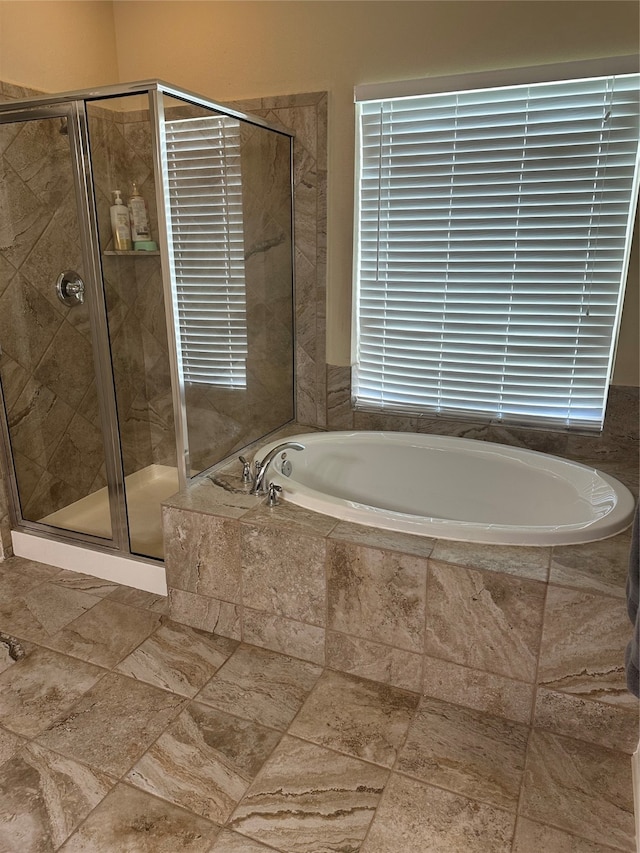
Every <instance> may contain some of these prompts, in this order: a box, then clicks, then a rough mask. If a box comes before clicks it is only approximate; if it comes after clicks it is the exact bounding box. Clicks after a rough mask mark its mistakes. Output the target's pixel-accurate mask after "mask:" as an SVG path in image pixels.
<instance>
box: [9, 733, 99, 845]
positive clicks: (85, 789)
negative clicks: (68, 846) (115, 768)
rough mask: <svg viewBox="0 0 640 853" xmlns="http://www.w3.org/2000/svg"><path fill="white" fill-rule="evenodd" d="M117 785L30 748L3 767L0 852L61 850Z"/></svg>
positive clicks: (77, 766) (79, 767)
mask: <svg viewBox="0 0 640 853" xmlns="http://www.w3.org/2000/svg"><path fill="white" fill-rule="evenodd" d="M114 782H115V780H112V779H109V778H108V777H107V776H106V775H105V774H104V773H100V772H99V771H96V770H90V769H89V768H88V767H85V766H84V765H82V764H78V763H77V762H75V761H72V760H71V759H69V758H63V757H62V756H61V755H58V754H57V753H55V752H51V751H50V750H48V749H43V748H42V747H40V746H38V745H37V744H33V743H32V744H28V745H27V746H25V747H24V748H23V749H22V750H20V752H18V753H17V754H16V755H14V756H13V758H11V759H9V760H8V761H7V762H5V763H4V764H3V765H2V766H1V767H0V850H2V851H7V853H9V851H11V853H14V851H15V853H18V851H20V853H48V851H50V850H54V849H57V848H58V846H59V845H60V844H62V842H63V841H64V840H65V839H66V838H67V837H68V836H69V835H70V834H71V833H72V832H73V831H74V829H75V828H76V827H77V826H78V824H79V823H80V822H81V821H82V820H84V818H85V817H86V816H87V815H88V814H89V812H90V811H91V810H92V809H93V808H94V807H95V806H96V805H97V804H98V803H99V802H100V800H102V798H103V797H104V796H106V794H107V793H108V791H109V789H110V788H111V787H112V785H113V784H114Z"/></svg>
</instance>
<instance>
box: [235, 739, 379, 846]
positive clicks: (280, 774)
mask: <svg viewBox="0 0 640 853" xmlns="http://www.w3.org/2000/svg"><path fill="white" fill-rule="evenodd" d="M387 778H388V771H387V770H384V769H383V768H381V767H375V766H374V765H371V764H365V763H364V762H362V761H358V760H357V759H355V758H350V757H348V756H345V755H339V754H337V753H335V752H331V751H330V750H327V749H323V748H322V747H319V746H316V745H315V744H309V743H305V742H303V741H300V740H297V739H296V738H292V737H288V736H287V737H285V738H283V740H282V742H281V744H280V746H278V748H277V749H276V750H275V752H274V753H273V755H272V756H271V758H270V759H269V761H268V762H267V763H266V764H265V766H264V768H263V769H262V771H261V773H259V774H258V777H257V778H256V780H255V781H254V782H253V784H252V785H251V787H250V788H249V790H248V791H247V793H246V794H245V796H244V798H243V800H242V801H241V803H240V805H239V806H238V808H237V809H236V810H235V812H234V813H233V815H232V817H231V820H230V821H229V828H230V829H235V830H237V831H238V832H241V833H242V834H243V835H248V836H249V837H250V838H253V839H255V840H256V841H260V842H263V843H265V844H267V845H269V846H270V847H275V848H276V849H278V850H286V851H287V853H321V851H336V853H338V851H341V850H353V851H356V850H358V849H359V847H360V844H361V843H362V840H363V838H364V836H365V833H366V831H367V829H368V827H369V824H370V822H371V820H372V818H373V815H374V813H375V809H376V807H377V805H378V801H379V799H380V795H381V793H382V790H383V788H384V785H385V783H386V781H387Z"/></svg>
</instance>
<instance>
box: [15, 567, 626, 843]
mask: <svg viewBox="0 0 640 853" xmlns="http://www.w3.org/2000/svg"><path fill="white" fill-rule="evenodd" d="M0 632H1V633H0V851H1V852H2V853H36V851H37V853H44V851H61V853H80V851H85V853H128V852H129V851H131V853H181V852H182V851H184V852H185V853H205V851H206V852H207V853H269V851H271V853H274V851H281V853H329V851H335V853H357V851H361V853H432V851H433V853H508V852H509V851H512V853H607V851H609V853H612V851H616V850H618V851H619V850H624V851H632V850H634V849H635V848H634V841H633V814H632V808H633V806H632V791H631V771H630V762H629V756H628V755H625V754H624V753H621V752H616V751H614V750H612V749H607V748H604V747H600V746H594V745H593V744H587V743H584V742H581V741H579V740H574V739H572V738H569V737H563V736H559V735H557V734H553V733H551V732H547V731H545V730H542V729H540V730H532V729H531V728H530V727H529V726H527V725H524V724H522V723H516V722H512V721H508V720H505V719H502V718H500V717H495V716H492V715H489V714H484V713H480V712H478V711H473V710H470V709H468V708H462V707H460V706H457V705H454V704H450V703H448V702H445V701H442V700H441V699H433V698H427V697H421V696H419V695H418V694H416V693H412V692H409V691H406V690H401V689H398V688H394V687H389V686H386V685H383V684H380V683H377V682H373V681H367V680H364V679H361V678H356V677H353V676H350V675H344V674H342V673H338V672H334V671H331V670H327V669H324V670H323V669H322V668H321V667H319V666H316V665H315V664H312V663H308V662H304V661H300V660H295V659H293V658H289V657H286V656H284V655H279V654H275V653H273V652H269V651H266V650H263V649H258V648H256V647H252V646H248V645H244V644H239V643H237V642H236V641H234V640H229V639H225V638H222V637H217V636H214V635H210V634H205V633H202V632H200V631H196V630H194V629H192V628H188V627H185V626H183V625H179V624H176V623H174V622H171V621H170V620H169V619H168V617H167V616H166V601H165V600H164V599H162V598H160V597H157V596H153V595H151V594H149V593H142V592H139V591H136V590H132V589H128V588H126V587H119V586H118V585H117V584H112V583H108V582H105V581H100V580H96V579H95V578H91V577H88V576H84V575H77V574H72V573H70V572H66V571H64V570H60V569H54V568H52V567H49V566H44V565H42V564H39V563H33V562H31V561H28V560H24V559H21V558H17V557H13V558H11V559H9V560H7V561H5V562H4V563H2V564H0Z"/></svg>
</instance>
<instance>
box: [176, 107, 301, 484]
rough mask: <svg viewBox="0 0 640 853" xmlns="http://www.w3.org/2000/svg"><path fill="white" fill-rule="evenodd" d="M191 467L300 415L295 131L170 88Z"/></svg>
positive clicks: (199, 467) (179, 327)
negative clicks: (186, 98) (189, 99)
mask: <svg viewBox="0 0 640 853" xmlns="http://www.w3.org/2000/svg"><path fill="white" fill-rule="evenodd" d="M161 112H162V113H163V114H164V121H163V122H161V134H160V138H161V145H162V146H163V154H164V158H163V160H164V163H165V166H166V173H165V176H164V177H165V181H166V186H167V187H168V193H166V194H165V202H166V203H167V211H166V218H167V224H168V227H167V231H168V235H169V244H170V256H171V263H172V280H173V281H174V287H175V290H174V311H175V314H176V316H175V317H174V322H175V325H176V337H177V350H178V362H179V369H180V382H181V384H182V387H183V389H184V401H185V408H186V411H185V414H186V426H185V430H186V438H187V440H186V445H187V446H188V453H189V468H190V474H191V475H192V476H193V475H195V474H197V473H199V472H200V471H203V470H204V469H206V468H208V467H210V466H211V465H213V464H215V463H216V462H219V461H220V460H221V459H223V458H225V457H226V456H228V455H229V454H231V453H233V452H235V451H238V450H240V449H242V448H243V447H245V446H246V445H247V444H249V443H250V442H252V441H255V440H256V439H258V438H260V437H261V436H263V435H265V434H266V433H269V432H271V431H272V430H274V429H276V428H278V427H280V426H281V425H282V424H284V423H287V422H288V421H290V420H292V419H293V417H294V400H293V371H294V358H293V340H294V337H293V259H292V197H291V138H290V137H289V136H288V135H286V134H281V133H277V132H274V131H273V130H272V129H267V128H264V127H261V126H257V125H255V124H253V123H251V122H250V121H247V120H244V119H243V118H242V117H241V116H236V115H226V114H223V113H221V112H218V111H216V110H214V109H211V108H209V107H203V106H195V105H187V104H185V103H184V102H183V101H181V100H178V99H176V98H171V97H169V96H168V95H164V96H163V102H162V109H161Z"/></svg>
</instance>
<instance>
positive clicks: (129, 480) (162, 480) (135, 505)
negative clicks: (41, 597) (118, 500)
mask: <svg viewBox="0 0 640 853" xmlns="http://www.w3.org/2000/svg"><path fill="white" fill-rule="evenodd" d="M125 484H126V494H127V511H128V516H129V530H130V537H131V550H132V551H133V552H135V553H132V554H126V555H122V554H118V553H112V552H109V551H102V550H96V549H92V548H90V547H87V546H84V545H82V544H76V543H73V544H72V543H70V542H66V541H62V540H59V539H56V538H55V536H50V535H46V536H43V535H40V534H37V533H31V532H28V533H27V532H23V531H18V530H13V531H12V532H11V538H12V544H13V551H14V554H16V556H18V557H26V558H27V559H29V560H36V561H38V562H41V563H48V564H49V565H53V566H58V567H59V568H62V569H69V570H70V571H74V572H82V573H84V574H88V575H93V576H94V577H98V578H103V579H104V580H112V581H115V582H117V583H121V584H125V585H126V586H132V587H135V588H136V589H143V590H146V591H147V592H154V593H158V594H160V595H166V594H167V584H166V577H165V570H164V564H163V563H161V562H158V560H162V558H163V556H164V553H163V543H162V508H161V502H162V501H164V500H166V499H167V498H168V497H170V496H171V495H172V494H174V493H175V492H177V491H178V472H177V469H176V468H172V467H170V466H168V465H149V466H148V467H147V468H143V469H141V470H140V471H136V472H135V473H133V474H130V475H129V476H128V477H126V478H125ZM41 521H43V522H45V523H47V524H51V525H55V526H56V527H59V528H62V529H66V530H80V531H82V532H85V533H91V534H93V535H96V536H102V537H105V538H109V537H110V534H111V528H110V515H109V501H108V492H107V489H106V487H105V488H103V489H99V490H98V491H97V492H94V493H93V494H91V495H88V496H87V497H85V498H82V500H79V501H76V502H75V503H72V504H69V506H66V507H63V508H62V509H60V510H57V511H56V512H53V513H51V514H50V515H47V516H45V517H44V518H42V519H41ZM138 555H139V556H138Z"/></svg>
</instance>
